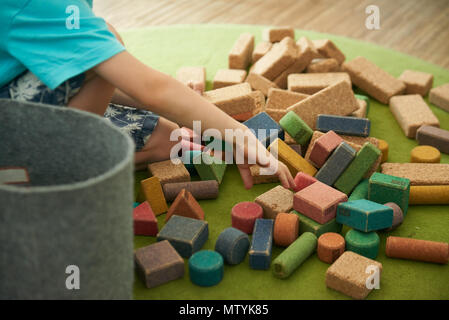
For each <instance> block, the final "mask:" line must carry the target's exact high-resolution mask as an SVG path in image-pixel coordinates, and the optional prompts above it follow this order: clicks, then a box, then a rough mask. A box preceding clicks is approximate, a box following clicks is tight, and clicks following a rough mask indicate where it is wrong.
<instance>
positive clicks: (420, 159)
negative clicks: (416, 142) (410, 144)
mask: <svg viewBox="0 0 449 320" xmlns="http://www.w3.org/2000/svg"><path fill="white" fill-rule="evenodd" d="M440 159H441V153H440V151H439V150H438V149H437V148H434V147H431V146H417V147H415V148H413V149H412V151H411V153H410V162H412V163H440Z"/></svg>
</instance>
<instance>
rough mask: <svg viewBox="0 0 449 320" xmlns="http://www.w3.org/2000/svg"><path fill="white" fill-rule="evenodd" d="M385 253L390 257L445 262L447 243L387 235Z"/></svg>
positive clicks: (447, 254)
mask: <svg viewBox="0 0 449 320" xmlns="http://www.w3.org/2000/svg"><path fill="white" fill-rule="evenodd" d="M385 254H386V255H387V257H390V258H399V259H407V260H417V261H425V262H433V263H441V264H447V263H448V261H449V243H446V242H436V241H428V240H419V239H411V238H401V237H388V238H387V246H386V249H385Z"/></svg>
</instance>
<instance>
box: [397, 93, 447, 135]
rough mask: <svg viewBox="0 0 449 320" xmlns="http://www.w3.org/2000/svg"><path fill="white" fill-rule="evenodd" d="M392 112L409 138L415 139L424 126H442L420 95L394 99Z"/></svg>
mask: <svg viewBox="0 0 449 320" xmlns="http://www.w3.org/2000/svg"><path fill="white" fill-rule="evenodd" d="M390 110H391V113H393V115H394V117H395V118H396V121H397V122H398V124H399V126H400V127H401V128H402V131H404V134H405V135H406V136H407V137H408V138H415V136H416V131H417V130H418V128H419V127H421V126H423V125H430V126H434V127H439V126H440V122H439V121H438V118H437V117H436V116H435V115H434V114H433V112H432V110H430V108H429V106H428V105H427V104H426V102H425V101H424V99H423V98H422V97H421V96H420V95H419V94H409V95H403V96H394V97H392V98H391V99H390Z"/></svg>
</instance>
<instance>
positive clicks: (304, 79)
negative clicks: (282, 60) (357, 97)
mask: <svg viewBox="0 0 449 320" xmlns="http://www.w3.org/2000/svg"><path fill="white" fill-rule="evenodd" d="M341 81H345V82H346V83H348V85H349V86H351V78H350V77H349V75H348V74H347V73H345V72H327V73H293V74H291V75H289V76H288V80H287V82H288V90H290V91H293V92H299V93H305V94H314V93H316V92H318V91H320V90H322V89H324V88H327V87H329V86H330V85H333V84H336V83H338V82H341ZM357 106H358V105H357Z"/></svg>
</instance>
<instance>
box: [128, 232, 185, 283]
mask: <svg viewBox="0 0 449 320" xmlns="http://www.w3.org/2000/svg"><path fill="white" fill-rule="evenodd" d="M134 261H135V264H136V269H137V274H138V275H139V276H140V278H142V280H143V281H144V282H145V286H146V287H147V288H154V287H157V286H159V285H162V284H164V283H167V282H169V281H172V280H176V279H179V278H182V277H183V276H184V260H183V259H182V258H181V256H180V255H179V254H178V253H177V252H176V250H175V249H174V248H173V247H172V246H171V245H170V243H169V242H168V241H161V242H156V243H154V244H151V245H149V246H146V247H143V248H140V249H137V250H136V251H135V252H134Z"/></svg>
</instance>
